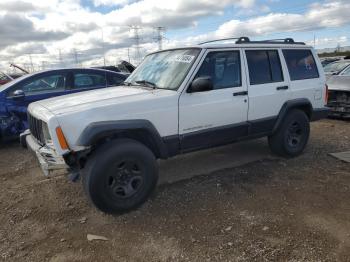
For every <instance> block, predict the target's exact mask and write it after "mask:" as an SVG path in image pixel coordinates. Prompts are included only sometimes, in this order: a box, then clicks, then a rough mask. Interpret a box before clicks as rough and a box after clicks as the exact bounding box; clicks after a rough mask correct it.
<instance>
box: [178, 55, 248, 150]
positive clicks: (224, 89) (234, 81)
mask: <svg viewBox="0 0 350 262" xmlns="http://www.w3.org/2000/svg"><path fill="white" fill-rule="evenodd" d="M242 72H243V67H242V63H241V51H240V50H237V49H236V50H225V51H222V50H220V51H219V50H209V51H208V52H207V53H206V54H205V56H204V59H202V61H201V66H200V67H199V69H198V70H197V72H196V73H195V74H194V75H195V77H194V78H193V79H192V80H194V79H196V78H198V77H204V76H205V77H210V78H211V80H212V82H213V90H210V91H205V92H194V93H188V92H187V90H188V89H185V90H184V91H183V93H182V94H181V96H180V100H179V134H180V143H181V150H182V151H183V152H186V151H192V150H196V149H199V148H206V147H210V146H215V145H220V144H225V143H228V142H230V141H234V140H235V139H237V138H239V137H242V136H245V135H247V132H248V128H247V111H248V101H247V85H246V81H245V78H244V77H242Z"/></svg>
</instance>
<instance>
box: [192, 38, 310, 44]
mask: <svg viewBox="0 0 350 262" xmlns="http://www.w3.org/2000/svg"><path fill="white" fill-rule="evenodd" d="M227 40H236V42H235V43H236V44H291V45H305V43H304V42H295V41H294V39H293V38H283V39H269V40H259V41H250V39H249V38H248V37H246V36H242V37H230V38H223V39H216V40H211V41H206V42H202V43H199V45H204V44H208V43H213V42H220V41H227Z"/></svg>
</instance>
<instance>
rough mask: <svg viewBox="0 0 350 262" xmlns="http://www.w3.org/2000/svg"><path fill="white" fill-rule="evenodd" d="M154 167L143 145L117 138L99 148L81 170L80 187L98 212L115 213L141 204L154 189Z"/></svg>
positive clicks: (155, 167)
mask: <svg viewBox="0 0 350 262" xmlns="http://www.w3.org/2000/svg"><path fill="white" fill-rule="evenodd" d="M157 179H158V166H157V161H156V159H155V156H154V154H153V153H152V151H151V150H150V149H148V148H147V147H146V146H144V145H143V144H141V143H139V142H137V141H135V140H131V139H120V140H116V141H111V142H108V143H106V144H104V145H102V146H101V147H100V148H99V149H97V151H96V152H95V153H94V154H93V155H92V156H91V157H90V158H89V159H88V161H87V163H86V166H85V168H84V169H83V186H84V190H85V192H86V194H87V195H88V197H89V199H90V200H91V202H92V203H93V204H94V205H95V206H96V207H97V208H98V209H100V210H101V211H103V212H106V213H110V214H116V213H123V212H127V211H129V210H132V209H135V208H137V207H138V206H140V205H141V204H143V203H144V202H145V201H146V200H147V199H148V197H149V196H150V194H151V193H152V191H153V190H154V188H155V186H156V184H157Z"/></svg>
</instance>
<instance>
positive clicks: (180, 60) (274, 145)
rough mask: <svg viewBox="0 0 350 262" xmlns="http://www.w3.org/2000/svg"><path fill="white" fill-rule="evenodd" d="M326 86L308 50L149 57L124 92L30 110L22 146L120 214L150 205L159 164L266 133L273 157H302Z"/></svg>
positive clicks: (194, 51)
mask: <svg viewBox="0 0 350 262" xmlns="http://www.w3.org/2000/svg"><path fill="white" fill-rule="evenodd" d="M326 89H327V88H326V84H325V76H324V72H323V70H322V66H321V63H320V61H319V59H318V57H317V54H316V52H315V51H314V50H313V48H312V47H310V46H306V45H305V44H304V43H299V42H294V41H293V39H290V38H288V39H285V40H281V41H276V40H268V41H250V40H249V38H247V37H241V38H239V39H237V40H236V41H235V42H234V43H232V44H224V43H223V44H213V43H208V42H207V43H204V44H200V45H198V46H194V47H184V48H176V49H171V50H163V51H159V52H155V53H152V54H149V55H148V56H146V58H145V59H144V61H143V62H142V64H141V65H140V66H139V67H138V68H137V69H136V70H135V71H134V72H133V73H132V74H131V75H130V76H129V78H128V79H127V80H126V82H125V83H124V86H119V87H111V88H106V89H100V90H94V91H89V92H85V93H79V94H73V95H67V96H63V97H58V98H53V99H47V100H43V101H39V102H35V103H32V104H30V106H29V109H28V112H29V114H28V117H29V126H30V129H29V130H27V131H26V132H25V133H23V134H22V135H21V141H22V142H23V141H25V143H26V145H27V146H28V147H30V148H31V149H32V150H34V151H35V152H36V155H37V157H38V159H39V162H40V164H41V166H42V169H43V171H44V173H45V174H50V173H51V171H52V170H54V169H59V168H67V169H68V170H69V172H70V173H71V177H73V178H77V177H78V176H79V175H81V176H82V181H83V187H84V189H85V192H86V194H87V196H88V198H89V199H90V200H91V202H92V203H93V204H94V205H95V206H96V207H97V208H98V209H100V210H102V211H104V212H107V213H121V212H125V211H128V210H130V209H133V208H136V207H138V206H139V205H141V204H142V203H144V202H145V201H146V200H147V198H148V197H149V195H150V193H151V192H152V190H153V189H154V188H155V186H156V184H157V177H158V166H157V159H166V158H169V157H172V156H175V155H177V154H183V153H187V152H192V151H196V150H200V149H205V148H210V147H214V146H219V145H224V144H228V143H232V142H235V141H239V140H242V139H251V138H258V137H264V136H267V137H268V142H269V146H270V148H271V150H272V151H273V152H274V153H276V154H278V155H282V156H287V157H293V156H297V155H299V154H300V153H302V151H303V150H304V148H305V146H306V144H307V141H308V138H309V132H310V125H309V122H310V121H313V120H318V119H321V118H324V117H326V116H327V113H328V108H327V107H325V104H326V102H327V101H326V100H327V90H326Z"/></svg>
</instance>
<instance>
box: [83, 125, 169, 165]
mask: <svg viewBox="0 0 350 262" xmlns="http://www.w3.org/2000/svg"><path fill="white" fill-rule="evenodd" d="M128 131H137V132H140V133H143V134H145V135H147V136H148V137H150V138H151V139H152V142H153V144H154V145H155V146H156V150H157V151H158V152H157V153H158V154H159V156H160V157H161V158H164V159H165V158H167V157H168V151H167V148H166V145H165V143H164V142H163V140H162V138H161V136H160V134H159V132H158V131H157V129H156V128H155V127H154V125H153V124H152V123H151V122H150V121H148V120H144V119H133V120H117V121H102V122H94V123H91V124H89V125H88V126H87V127H86V128H85V129H84V130H83V132H82V133H81V135H80V136H79V138H78V140H77V145H79V146H91V145H94V144H95V143H97V141H99V140H100V139H103V138H107V137H112V136H113V135H118V134H120V133H126V134H127V132H128Z"/></svg>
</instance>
